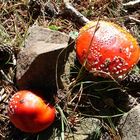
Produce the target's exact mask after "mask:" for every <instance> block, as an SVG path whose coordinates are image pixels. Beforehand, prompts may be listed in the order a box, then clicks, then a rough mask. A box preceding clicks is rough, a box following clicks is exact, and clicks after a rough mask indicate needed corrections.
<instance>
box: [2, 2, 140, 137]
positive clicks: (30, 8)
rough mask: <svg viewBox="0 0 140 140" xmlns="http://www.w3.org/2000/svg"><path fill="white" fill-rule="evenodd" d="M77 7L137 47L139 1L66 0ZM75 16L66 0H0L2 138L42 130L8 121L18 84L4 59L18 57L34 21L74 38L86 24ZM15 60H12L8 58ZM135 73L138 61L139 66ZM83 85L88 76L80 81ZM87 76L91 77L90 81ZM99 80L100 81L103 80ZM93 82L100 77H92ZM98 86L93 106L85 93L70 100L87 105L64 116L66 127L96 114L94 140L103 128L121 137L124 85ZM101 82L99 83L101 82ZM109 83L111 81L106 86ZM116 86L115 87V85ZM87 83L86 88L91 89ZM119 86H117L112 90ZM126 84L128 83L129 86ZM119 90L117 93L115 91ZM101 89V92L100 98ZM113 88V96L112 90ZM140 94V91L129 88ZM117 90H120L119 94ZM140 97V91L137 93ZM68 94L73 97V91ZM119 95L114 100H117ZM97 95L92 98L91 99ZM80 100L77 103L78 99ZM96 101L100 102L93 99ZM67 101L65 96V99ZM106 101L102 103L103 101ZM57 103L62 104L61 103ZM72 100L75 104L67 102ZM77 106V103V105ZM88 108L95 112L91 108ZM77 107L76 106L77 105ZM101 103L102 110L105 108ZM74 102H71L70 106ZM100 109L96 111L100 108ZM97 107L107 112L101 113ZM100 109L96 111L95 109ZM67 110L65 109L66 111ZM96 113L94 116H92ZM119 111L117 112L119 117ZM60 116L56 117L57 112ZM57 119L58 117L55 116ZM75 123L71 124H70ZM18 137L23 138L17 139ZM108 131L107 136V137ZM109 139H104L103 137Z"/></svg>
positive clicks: (77, 89)
mask: <svg viewBox="0 0 140 140" xmlns="http://www.w3.org/2000/svg"><path fill="white" fill-rule="evenodd" d="M69 2H70V3H71V4H72V5H73V7H75V9H76V10H78V11H79V12H80V13H81V14H82V15H84V16H85V17H86V18H87V19H89V20H106V21H112V22H115V23H117V24H119V25H120V26H122V27H123V28H125V29H126V30H128V31H129V32H130V33H131V34H132V35H133V36H134V37H135V38H136V39H137V41H138V43H139V45H140V6H139V4H138V3H134V2H133V1H130V0H71V1H69ZM78 20H79V19H77V18H76V17H73V15H71V14H69V15H68V14H66V11H65V0H64V1H63V0H48V1H47V0H46V1H45V0H37V1H34V0H16V1H15V0H9V1H8V0H2V1H0V139H1V140H6V139H9V140H12V139H13V140H20V139H21V140H25V139H26V140H33V139H35V140H38V139H40V140H41V138H40V137H39V135H40V134H32V135H29V134H26V133H23V132H20V131H19V130H17V129H16V128H15V127H14V126H13V125H12V124H11V123H10V122H9V118H8V116H7V111H6V107H7V104H8V101H9V98H10V97H11V95H13V94H14V93H15V92H16V91H17V85H16V83H15V72H16V64H13V63H12V64H11V63H7V61H8V62H9V61H11V59H12V61H13V59H16V56H17V54H18V52H19V51H20V50H21V48H23V47H24V43H25V38H26V37H27V32H28V29H29V27H31V26H32V25H33V24H35V23H37V24H38V25H40V26H43V27H45V28H50V29H52V30H55V31H60V32H64V33H66V34H68V35H73V36H74V37H75V36H76V35H77V34H78V32H79V29H80V28H81V27H82V26H83V25H84V23H81V22H79V21H78ZM13 55H14V56H15V58H12V56H13ZM137 69H138V70H137V71H139V64H138V67H137ZM84 80H85V81H84V82H85V83H86V82H87V81H86V80H87V79H84ZM88 80H89V79H88ZM101 81H102V82H101ZM96 82H97V83H98V82H99V81H96ZM99 83H100V84H95V85H94V92H95V91H97V92H95V94H94V96H93V97H91V100H92V98H93V101H95V102H94V103H93V102H90V103H91V104H92V105H91V104H90V105H89V104H86V103H85V102H86V101H87V102H89V100H88V99H87V98H86V97H85V95H84V94H83V95H82V96H81V94H80V97H79V96H77V97H76V100H75V101H74V103H76V102H77V101H78V102H79V104H84V105H85V108H84V109H83V107H82V111H83V110H86V111H84V113H83V112H82V113H83V115H79V114H80V113H81V108H80V107H79V109H78V112H73V113H71V115H69V114H67V113H68V112H69V111H68V112H67V111H66V110H65V111H66V112H67V113H66V114H67V115H66V116H67V117H66V118H67V121H68V123H70V127H71V128H72V129H74V127H75V125H76V119H80V118H82V117H83V116H84V115H85V116H91V115H93V114H94V113H95V114H96V117H95V118H100V120H101V121H102V122H103V123H102V125H101V126H99V127H101V128H99V130H98V131H97V133H96V136H95V139H100V134H101V133H100V132H101V131H106V132H107V134H108V135H110V137H111V138H112V139H113V140H119V139H120V134H119V132H118V130H117V128H116V127H115V125H116V122H117V121H116V120H118V118H119V117H120V116H121V115H123V113H124V112H127V111H128V110H127V109H126V108H125V107H124V104H123V103H124V100H125V97H124V96H125V95H122V93H123V92H124V90H126V89H125V88H124V87H122V86H120V87H118V83H116V81H112V82H111V83H112V84H110V83H109V82H106V81H104V80H103V79H100V82H99ZM102 83H103V84H102ZM108 83H109V84H110V85H111V86H110V87H109V88H105V87H108ZM116 84H117V86H116ZM82 86H83V85H82V84H80V86H79V87H77V88H76V89H73V92H80V93H81V92H82V91H83V90H81V87H82ZM88 87H91V85H90V84H89V85H86V90H85V91H84V92H87V93H89V92H92V88H90V90H89V89H88ZM116 88H117V90H116ZM127 88H128V87H127ZM118 89H119V91H118ZM100 92H102V93H105V94H104V96H102V94H100ZM110 92H112V93H113V94H110ZM133 92H135V93H137V94H138V93H139V89H138V90H135V91H133ZM118 93H119V94H118ZM139 95H140V94H139ZM71 96H72V97H71V98H73V97H74V95H73V94H71ZM116 97H117V99H116ZM95 98H96V100H95ZM79 100H80V101H79ZM97 100H99V101H98V102H96V101H97ZM65 101H66V100H65ZM103 102H104V103H103ZM63 103H64V101H62V103H61V102H60V106H61V104H63ZM71 103H73V102H71ZM79 106H80V105H79ZM91 106H92V109H93V112H94V113H93V114H92V113H91V112H90V111H91V109H89V108H91ZM77 107H78V105H77ZM103 107H104V108H103ZM70 108H71V109H72V108H73V106H72V105H69V106H68V110H69V109H70ZM98 110H100V111H98ZM101 110H105V111H103V112H102V113H101ZM99 112H100V113H99ZM64 114H65V113H64ZM95 114H94V115H95ZM120 114H121V115H120ZM58 117H60V116H59V115H58ZM58 120H59V119H58ZM72 122H73V124H71V123H72ZM17 135H20V136H21V137H20V138H19V137H17ZM108 135H107V137H108ZM105 139H107V138H105Z"/></svg>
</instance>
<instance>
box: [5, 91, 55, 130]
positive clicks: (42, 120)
mask: <svg viewBox="0 0 140 140" xmlns="http://www.w3.org/2000/svg"><path fill="white" fill-rule="evenodd" d="M8 115H9V118H10V121H11V122H12V123H13V124H14V125H15V126H16V127H17V128H19V129H20V130H22V131H24V132H30V133H35V132H39V131H42V130H44V129H46V128H47V127H49V126H50V125H51V124H52V123H53V122H54V119H55V108H54V107H53V106H51V105H50V104H49V103H48V104H46V103H45V102H44V101H43V100H42V98H41V97H39V96H37V95H36V94H35V93H33V92H32V91H28V90H22V91H18V92H17V93H16V94H14V95H13V96H12V98H11V99H10V101H9V104H8Z"/></svg>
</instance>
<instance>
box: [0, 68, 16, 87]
mask: <svg viewBox="0 0 140 140" xmlns="http://www.w3.org/2000/svg"><path fill="white" fill-rule="evenodd" d="M0 73H1V74H2V76H3V78H4V79H5V80H6V81H8V82H9V83H10V84H14V82H13V81H12V80H11V79H9V77H8V76H7V75H6V74H5V73H4V71H3V70H2V69H0Z"/></svg>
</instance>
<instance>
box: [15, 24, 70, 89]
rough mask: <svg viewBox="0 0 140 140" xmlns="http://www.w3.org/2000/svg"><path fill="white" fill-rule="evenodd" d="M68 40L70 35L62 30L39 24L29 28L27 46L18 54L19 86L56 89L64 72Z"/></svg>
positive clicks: (22, 87) (17, 77) (23, 87)
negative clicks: (47, 27) (54, 29)
mask: <svg viewBox="0 0 140 140" xmlns="http://www.w3.org/2000/svg"><path fill="white" fill-rule="evenodd" d="M68 42H69V36H68V35H66V34H64V33H61V32H59V31H53V30H50V29H46V28H43V27H39V26H33V27H32V28H30V29H29V36H28V37H27V39H26V41H25V48H23V49H22V50H21V51H20V52H19V53H18V55H17V70H16V81H17V85H18V87H19V89H29V88H38V89H40V88H43V89H47V90H48V87H51V90H56V87H57V86H56V83H57V81H58V84H59V81H60V78H59V77H60V75H61V74H62V73H63V68H64V64H65V58H66V50H68V49H69V47H67V46H68ZM67 48H68V49H67ZM58 56H59V57H58ZM56 68H57V75H56ZM56 78H57V80H56ZM59 85H60V86H61V84H59Z"/></svg>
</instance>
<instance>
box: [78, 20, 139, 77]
mask: <svg viewBox="0 0 140 140" xmlns="http://www.w3.org/2000/svg"><path fill="white" fill-rule="evenodd" d="M76 53H77V57H78V59H79V61H80V63H81V64H82V65H84V66H85V68H86V69H87V70H88V71H91V72H93V73H96V74H97V75H100V76H104V77H105V76H107V75H110V76H112V77H114V78H122V77H123V76H124V75H125V74H126V73H128V72H129V71H130V70H131V69H132V68H133V67H134V66H135V65H136V64H137V62H138V61H139V59H140V48H139V46H138V42H137V41H136V39H135V38H134V37H133V36H132V35H131V34H130V33H129V32H128V31H126V30H125V29H123V28H122V27H120V26H119V25H116V24H115V23H112V22H107V21H91V22H89V23H87V24H86V25H85V26H84V27H82V28H81V30H80V33H79V36H78V38H77V40H76Z"/></svg>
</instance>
